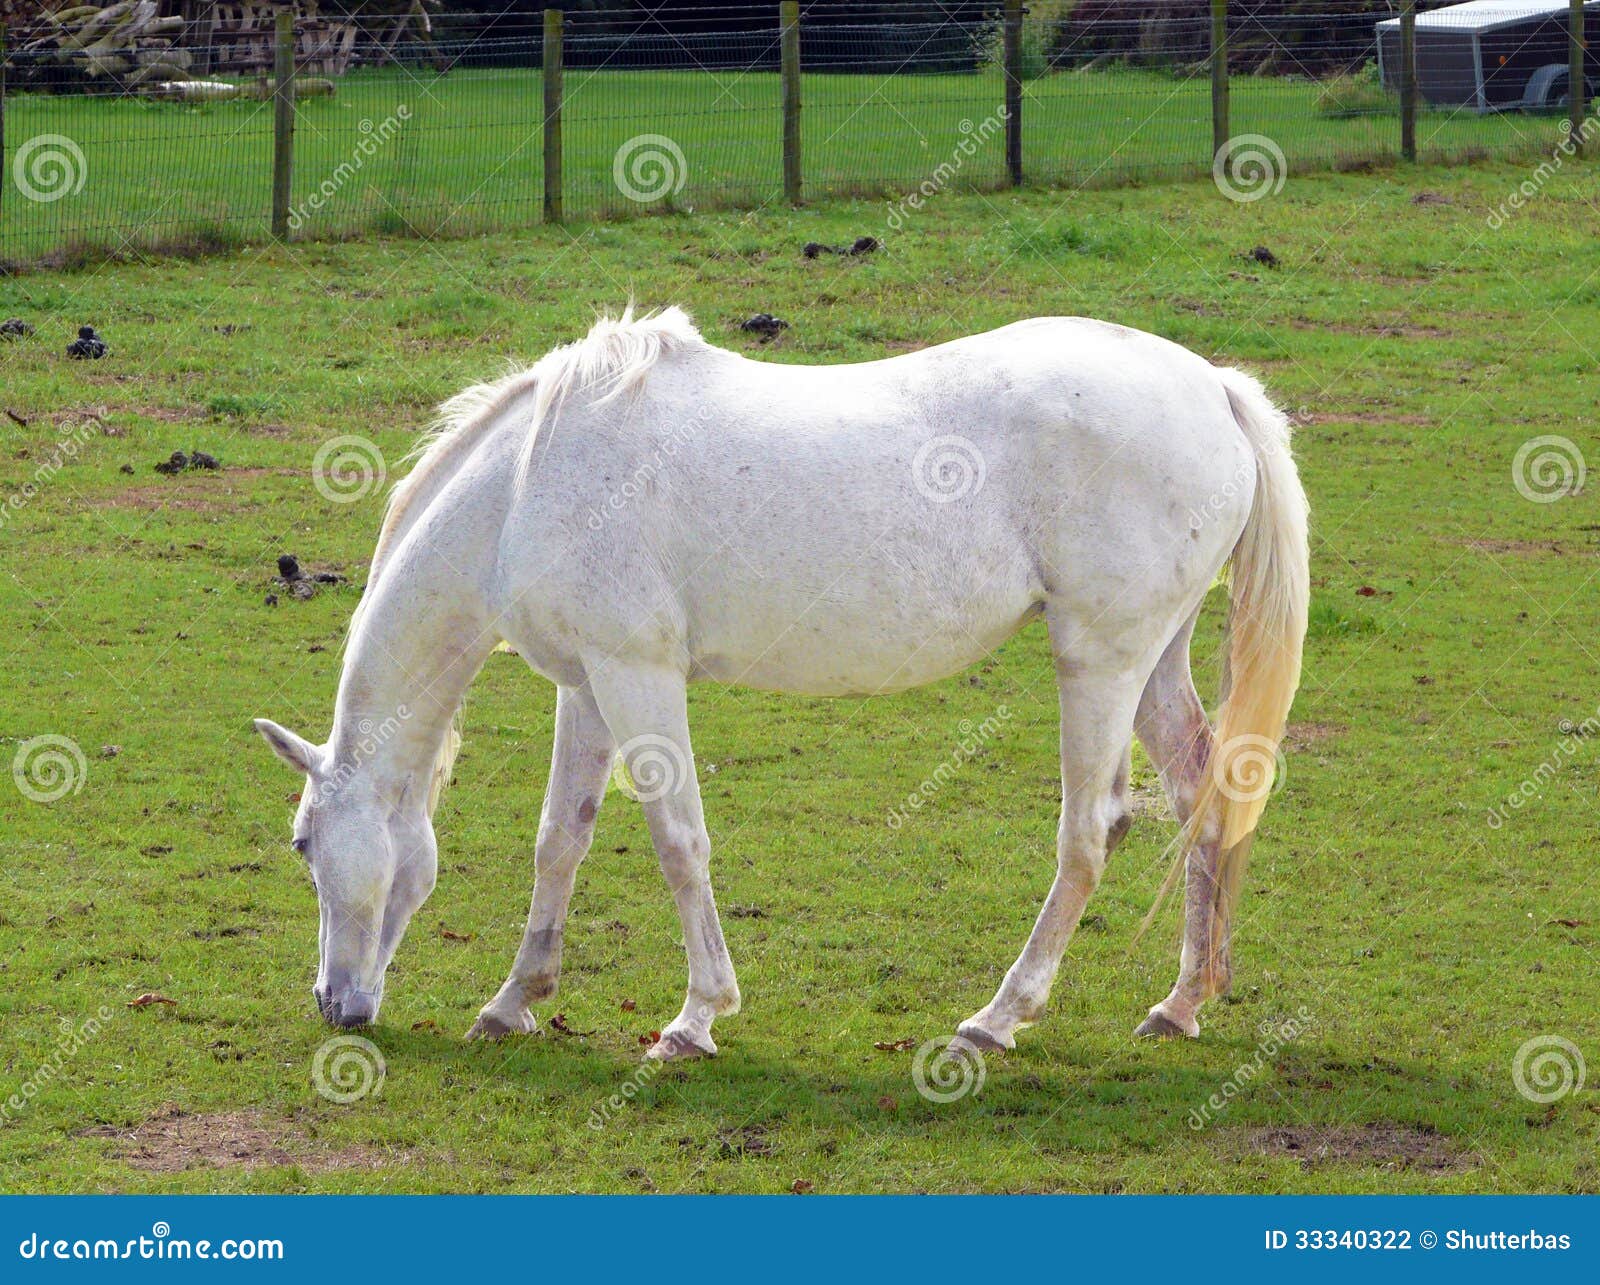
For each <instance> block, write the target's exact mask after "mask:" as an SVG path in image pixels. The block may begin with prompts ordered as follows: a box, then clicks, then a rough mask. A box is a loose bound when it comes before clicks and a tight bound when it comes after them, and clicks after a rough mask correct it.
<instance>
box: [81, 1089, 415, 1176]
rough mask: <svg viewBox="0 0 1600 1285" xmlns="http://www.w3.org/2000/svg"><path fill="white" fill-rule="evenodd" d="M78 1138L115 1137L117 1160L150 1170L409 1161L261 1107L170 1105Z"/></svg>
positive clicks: (309, 1168) (310, 1168) (312, 1169)
mask: <svg viewBox="0 0 1600 1285" xmlns="http://www.w3.org/2000/svg"><path fill="white" fill-rule="evenodd" d="M78 1136H79V1137H84V1138H111V1139H114V1140H115V1145H114V1146H113V1147H112V1154H114V1155H115V1156H116V1157H117V1159H119V1160H123V1161H125V1162H126V1163H127V1164H129V1165H131V1166H132V1167H133V1168H135V1169H143V1170H145V1171H147V1172H149V1173H182V1172H183V1171H184V1170H186V1169H235V1168H237V1169H265V1168H270V1167H272V1166H275V1165H295V1166H297V1167H299V1168H300V1169H303V1170H305V1171H306V1172H308V1173H322V1172H326V1171H328V1170H331V1169H379V1168H382V1167H383V1166H385V1165H388V1164H395V1163H402V1164H403V1163H405V1162H406V1161H407V1160H409V1159H410V1156H409V1155H408V1154H406V1153H398V1152H397V1153H387V1152H383V1151H378V1150H375V1149H374V1148H371V1147H351V1146H344V1147H329V1146H326V1145H324V1144H322V1143H319V1142H317V1141H316V1140H315V1139H313V1138H311V1137H309V1136H308V1135H307V1134H305V1133H304V1132H302V1131H301V1130H299V1129H297V1128H296V1127H295V1126H294V1125H293V1124H291V1123H289V1122H287V1121H282V1120H274V1119H272V1118H271V1117H270V1116H268V1115H267V1113H266V1112H264V1111H254V1110H251V1111H222V1112H217V1113H215V1114H211V1115H197V1114H191V1113H189V1112H187V1111H184V1110H182V1109H181V1108H179V1107H177V1106H174V1105H172V1104H171V1103H169V1104H168V1105H166V1106H164V1107H162V1108H161V1109H160V1110H159V1111H157V1112H156V1113H155V1114H154V1115H153V1116H151V1117H150V1118H149V1119H148V1120H146V1121H145V1122H144V1123H143V1124H138V1125H134V1126H133V1127H132V1128H129V1129H123V1128H118V1127H116V1126H115V1125H109V1124H105V1125H96V1126H95V1127H93V1128H89V1129H83V1130H80V1131H79V1134H78Z"/></svg>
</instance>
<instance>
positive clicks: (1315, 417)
mask: <svg viewBox="0 0 1600 1285" xmlns="http://www.w3.org/2000/svg"><path fill="white" fill-rule="evenodd" d="M1294 422H1295V423H1296V424H1305V425H1307V426H1308V427H1309V426H1314V425H1317V424H1389V425H1401V424H1404V425H1406V426H1408V427H1411V428H1422V427H1425V426H1426V425H1428V424H1431V423H1433V421H1432V420H1431V419H1430V418H1429V417H1428V416H1426V415H1397V414H1394V413H1392V412H1389V411H1381V410H1324V411H1311V410H1307V411H1300V412H1298V413H1297V414H1296V415H1295V417H1294Z"/></svg>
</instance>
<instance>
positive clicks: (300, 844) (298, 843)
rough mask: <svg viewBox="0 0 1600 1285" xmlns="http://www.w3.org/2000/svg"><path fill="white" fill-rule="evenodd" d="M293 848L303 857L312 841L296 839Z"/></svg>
mask: <svg viewBox="0 0 1600 1285" xmlns="http://www.w3.org/2000/svg"><path fill="white" fill-rule="evenodd" d="M292 846H293V848H294V850H295V851H296V852H298V853H299V854H300V855H301V856H302V857H303V856H305V855H306V849H307V848H309V847H310V846H311V840H310V839H296V840H295V841H294V843H293V845H292Z"/></svg>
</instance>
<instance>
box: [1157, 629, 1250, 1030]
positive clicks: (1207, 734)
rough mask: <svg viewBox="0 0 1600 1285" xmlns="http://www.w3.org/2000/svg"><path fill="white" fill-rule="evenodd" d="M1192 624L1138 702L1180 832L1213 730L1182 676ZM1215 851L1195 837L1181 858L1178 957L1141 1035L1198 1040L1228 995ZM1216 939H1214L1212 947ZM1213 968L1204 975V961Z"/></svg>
mask: <svg viewBox="0 0 1600 1285" xmlns="http://www.w3.org/2000/svg"><path fill="white" fill-rule="evenodd" d="M1193 630H1194V620H1193V619H1191V620H1190V621H1189V622H1188V624H1187V625H1185V626H1184V628H1183V629H1181V630H1180V631H1179V632H1178V635H1177V636H1176V637H1175V638H1174V639H1173V640H1172V642H1171V643H1170V644H1169V645H1168V647H1167V650H1166V651H1165V653H1163V655H1162V657H1161V660H1160V662H1159V663H1158V664H1157V665H1156V668H1155V672H1154V673H1153V674H1152V675H1151V676H1150V681H1149V683H1148V684H1147V685H1146V687H1145V690H1144V695H1143V696H1142V697H1141V698H1140V700H1139V712H1138V716H1137V719H1136V727H1137V729H1138V733H1139V740H1140V742H1141V744H1143V745H1144V747H1145V751H1146V753H1148V754H1149V755H1150V760H1151V762H1152V763H1154V764H1155V767H1156V770H1157V771H1158V772H1159V773H1160V775H1161V784H1162V786H1163V788H1164V789H1165V791H1166V795H1167V801H1168V803H1169V804H1171V806H1172V811H1173V813H1174V815H1175V816H1176V817H1177V818H1178V824H1179V825H1187V824H1188V821H1189V817H1190V815H1191V814H1192V813H1193V811H1194V803H1195V799H1196V797H1197V796H1198V795H1199V792H1200V787H1201V785H1202V784H1203V783H1204V780H1205V774H1206V768H1207V765H1208V764H1209V763H1210V760H1211V750H1212V741H1213V737H1212V730H1211V723H1210V721H1209V720H1208V719H1207V718H1206V712H1205V708H1204V707H1203V706H1202V705H1201V704H1200V697H1199V695H1198V694H1197V693H1196V692H1195V689H1194V678H1193V675H1192V674H1191V672H1190V669H1189V639H1190V636H1191V634H1192V633H1193ZM1218 858H1219V844H1218V838H1217V835H1216V834H1215V833H1209V832H1202V833H1201V835H1200V841H1199V842H1198V843H1196V844H1195V845H1194V846H1193V847H1192V848H1191V849H1190V850H1189V851H1188V852H1187V853H1186V854H1185V858H1184V862H1185V864H1184V914H1183V951H1182V957H1181V961H1180V963H1179V966H1178V980H1177V982H1176V983H1175V984H1174V986H1173V988H1172V991H1171V993H1169V994H1168V995H1167V997H1166V998H1165V999H1164V1000H1162V1001H1161V1002H1160V1003H1159V1004H1157V1005H1156V1006H1155V1007H1154V1008H1152V1009H1151V1010H1150V1015H1149V1016H1148V1017H1146V1018H1145V1020H1144V1022H1143V1023H1142V1024H1141V1025H1140V1027H1139V1029H1138V1031H1137V1034H1139V1035H1141V1036H1157V1037H1163V1036H1181V1035H1187V1036H1190V1037H1191V1038H1192V1037H1195V1036H1198V1035H1199V1034H1200V1023H1199V1020H1198V1018H1197V1016H1196V1015H1197V1014H1198V1012H1199V1010H1200V1006H1201V1005H1202V1004H1203V1003H1205V1001H1206V1000H1207V999H1208V998H1210V997H1211V996H1212V995H1214V994H1217V993H1219V992H1221V991H1225V990H1226V989H1227V982H1228V972H1229V955H1228V942H1227V934H1228V925H1227V924H1226V922H1223V921H1221V920H1220V919H1219V917H1218V916H1216V915H1215V913H1214V908H1215V906H1216V905H1217V904H1218V899H1217V893H1218V887H1217V878H1218V871H1217V866H1218ZM1214 939H1215V940H1214ZM1208 960H1209V961H1212V967H1211V968H1209V969H1208V968H1207V966H1206V964H1207V961H1208Z"/></svg>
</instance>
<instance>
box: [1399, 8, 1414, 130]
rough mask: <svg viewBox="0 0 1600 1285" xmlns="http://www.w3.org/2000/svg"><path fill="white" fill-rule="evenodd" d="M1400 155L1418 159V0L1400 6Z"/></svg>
mask: <svg viewBox="0 0 1600 1285" xmlns="http://www.w3.org/2000/svg"><path fill="white" fill-rule="evenodd" d="M1400 155H1401V156H1403V157H1405V158H1406V160H1408V161H1414V160H1416V159H1417V0H1401V5H1400Z"/></svg>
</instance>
